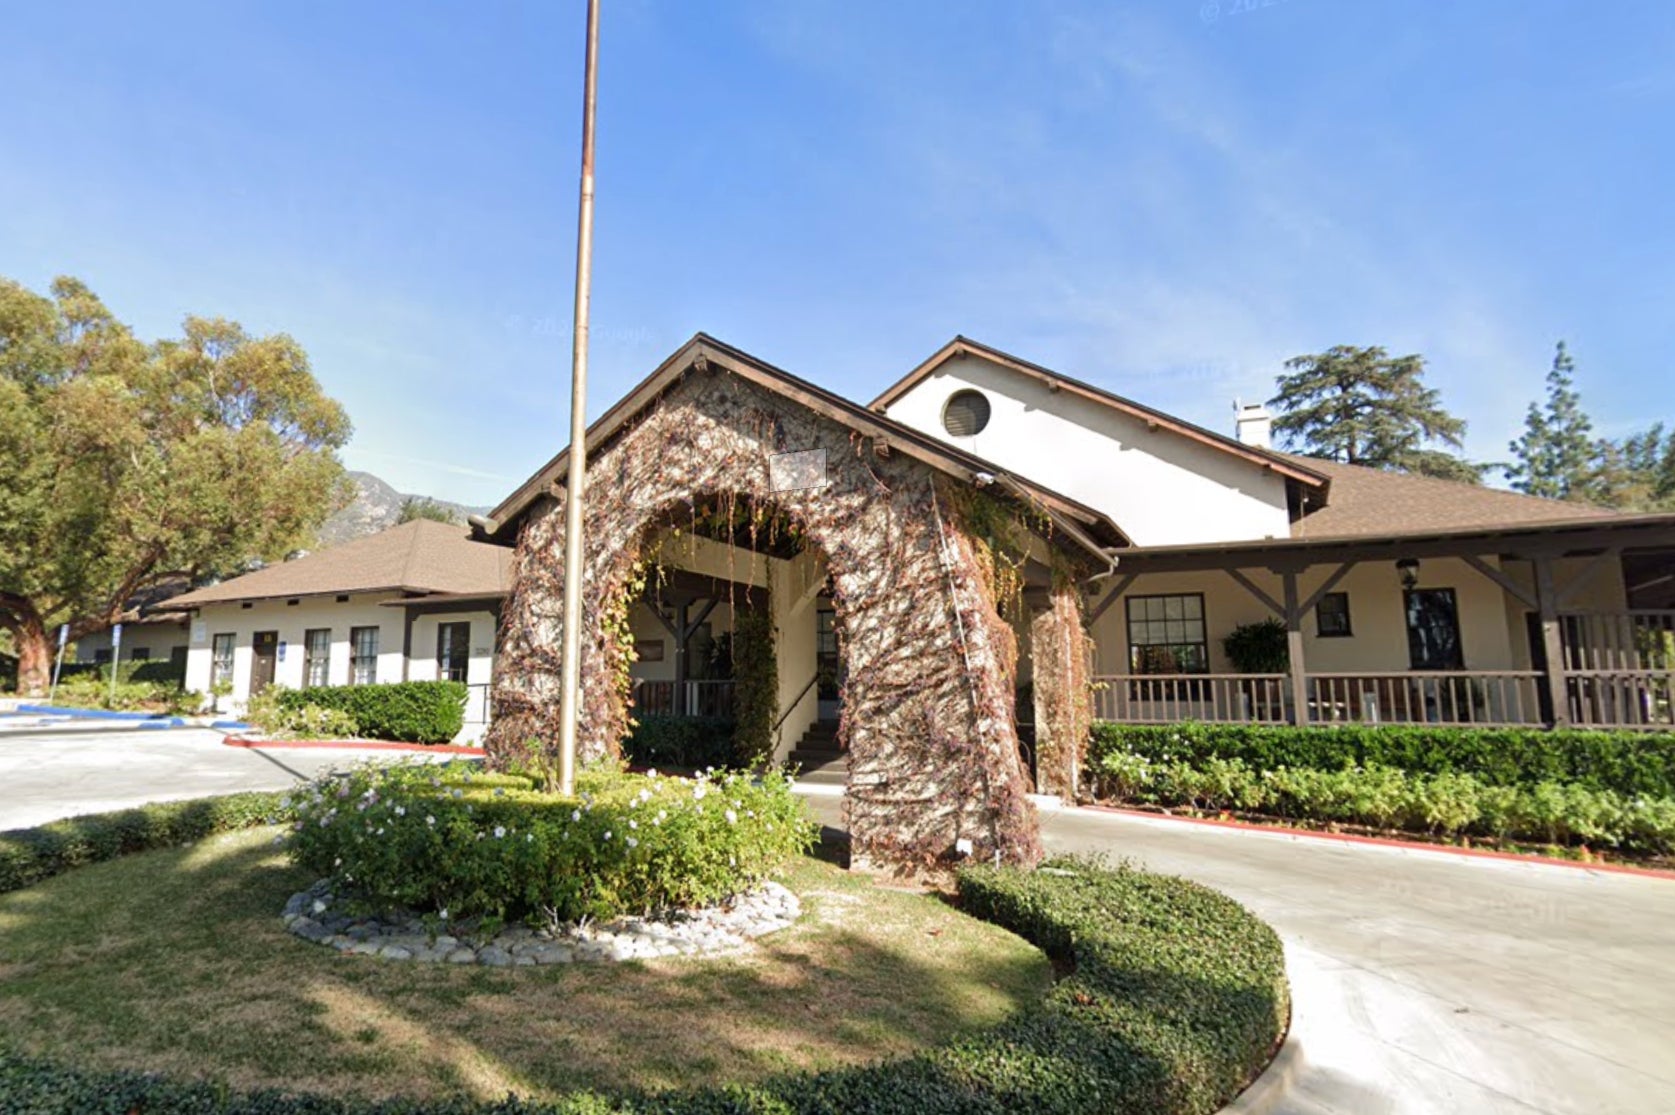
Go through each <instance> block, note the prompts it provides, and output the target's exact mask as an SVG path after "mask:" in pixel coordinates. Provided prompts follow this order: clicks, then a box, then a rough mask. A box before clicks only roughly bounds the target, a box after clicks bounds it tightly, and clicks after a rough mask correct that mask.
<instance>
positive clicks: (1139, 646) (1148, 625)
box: [1123, 592, 1210, 677]
mask: <svg viewBox="0 0 1675 1115" xmlns="http://www.w3.org/2000/svg"><path fill="white" fill-rule="evenodd" d="M1169 600H1180V601H1182V602H1183V608H1182V612H1183V613H1185V612H1186V611H1187V610H1188V609H1187V608H1186V607H1185V606H1184V605H1185V602H1188V601H1191V602H1195V603H1196V610H1197V615H1187V614H1182V615H1180V616H1168V615H1167V614H1165V613H1166V612H1167V610H1168V605H1167V603H1164V604H1163V605H1162V610H1161V611H1160V612H1159V613H1158V614H1156V615H1152V614H1140V615H1137V614H1136V610H1137V609H1136V607H1135V606H1136V605H1140V606H1141V607H1140V609H1139V611H1141V612H1143V613H1149V612H1151V611H1152V609H1151V603H1152V602H1153V601H1163V602H1166V601H1169ZM1123 613H1124V615H1123V620H1124V623H1123V636H1124V638H1125V639H1126V640H1127V643H1128V672H1129V673H1131V674H1139V675H1144V676H1146V677H1174V676H1178V677H1195V676H1200V675H1203V674H1208V673H1209V672H1210V615H1209V609H1208V608H1207V607H1206V606H1205V603H1204V594H1203V593H1201V592H1162V593H1150V594H1145V595H1139V596H1125V597H1124V598H1123ZM1171 623H1178V624H1181V625H1182V627H1183V628H1185V627H1187V626H1188V625H1192V624H1196V625H1197V628H1198V636H1199V637H1198V638H1197V639H1191V638H1187V637H1186V634H1187V632H1186V631H1185V630H1183V631H1182V637H1181V638H1179V639H1170V638H1169V637H1168V632H1167V627H1168V625H1169V624H1171ZM1158 624H1161V625H1163V626H1164V627H1165V633H1164V639H1163V641H1154V640H1152V639H1151V635H1152V634H1153V633H1154V630H1155V627H1154V625H1158ZM1137 625H1143V627H1138V628H1137ZM1137 630H1143V631H1144V634H1145V635H1146V639H1145V641H1141V642H1137V641H1136V640H1135V633H1136V631H1137ZM1185 648H1192V649H1195V650H1197V652H1198V653H1197V655H1196V658H1197V662H1196V664H1195V666H1192V667H1185V666H1183V664H1182V661H1181V657H1180V655H1179V654H1178V651H1180V650H1182V649H1185ZM1156 651H1162V653H1161V654H1158V653H1153V652H1156ZM1165 658H1167V659H1168V660H1169V661H1170V663H1171V664H1172V665H1173V666H1174V667H1175V668H1173V669H1159V668H1158V666H1159V665H1161V664H1162V662H1163V661H1164V659H1165Z"/></svg>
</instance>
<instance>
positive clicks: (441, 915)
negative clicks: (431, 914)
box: [436, 910, 448, 921]
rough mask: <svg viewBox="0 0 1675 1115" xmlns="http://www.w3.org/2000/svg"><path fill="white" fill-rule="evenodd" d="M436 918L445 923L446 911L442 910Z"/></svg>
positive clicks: (446, 918)
mask: <svg viewBox="0 0 1675 1115" xmlns="http://www.w3.org/2000/svg"><path fill="white" fill-rule="evenodd" d="M436 916H437V917H439V918H441V919H442V920H443V921H447V920H448V911H446V910H443V911H441V912H440V913H438V914H437V915H436Z"/></svg>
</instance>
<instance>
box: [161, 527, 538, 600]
mask: <svg viewBox="0 0 1675 1115" xmlns="http://www.w3.org/2000/svg"><path fill="white" fill-rule="evenodd" d="M468 534H469V532H468V530H467V528H465V527H461V526H453V525H451V524H448V523H437V522H432V521H430V520H428V519H416V520H414V521H413V522H410V523H403V524H401V525H400V526H395V527H391V528H390V529H389V530H384V531H379V532H378V533H377V534H373V535H369V536H367V537H366V538H357V539H355V540H354V541H353V542H345V543H343V544H342V545H341V546H333V547H331V548H330V549H326V550H321V551H319V552H318V553H313V554H309V555H308V556H307V557H302V558H298V559H296V560H295V561H287V562H283V563H281V564H279V565H270V566H268V567H267V568H266V569H258V570H257V571H256V572H254V573H246V574H245V575H244V576H242V577H234V578H233V579H232V580H230V581H222V582H221V583H220V584H218V585H210V586H209V587H207V588H201V589H197V590H196V591H194V592H188V593H186V594H185V595H182V596H177V597H175V598H174V599H172V600H170V601H169V603H168V607H169V608H171V609H174V608H182V607H186V608H190V607H196V606H198V605H200V604H218V603H224V602H227V601H232V600H265V599H270V598H273V597H280V596H319V595H323V594H327V593H346V592H378V591H384V592H390V591H399V592H413V593H446V594H449V595H453V596H500V595H504V594H505V593H506V592H507V591H508V590H509V589H510V588H511V584H512V572H511V566H512V551H511V550H510V549H509V548H507V547H505V546H496V545H494V544H493V543H489V542H475V541H472V540H471V538H470V537H468Z"/></svg>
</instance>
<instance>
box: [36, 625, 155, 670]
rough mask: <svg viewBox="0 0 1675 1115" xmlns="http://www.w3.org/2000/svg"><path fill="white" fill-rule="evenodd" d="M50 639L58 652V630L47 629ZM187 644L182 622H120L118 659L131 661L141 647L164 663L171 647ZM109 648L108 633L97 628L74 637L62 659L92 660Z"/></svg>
mask: <svg viewBox="0 0 1675 1115" xmlns="http://www.w3.org/2000/svg"><path fill="white" fill-rule="evenodd" d="M48 634H50V635H51V636H52V639H53V644H52V645H53V653H54V654H56V653H57V652H58V632H57V631H56V630H54V631H50V632H48ZM186 645H187V625H186V624H184V623H125V624H123V625H122V661H124V662H132V661H133V660H134V652H135V651H136V650H139V649H141V648H144V649H145V650H147V651H149V652H150V656H149V657H150V660H151V661H153V662H159V661H161V662H167V661H168V660H169V656H170V655H171V654H172V653H174V648H176V647H183V646H186ZM110 649H111V632H110V631H108V630H106V631H100V632H97V633H95V634H92V635H87V636H84V637H82V638H80V639H77V640H75V642H74V643H72V644H71V646H70V648H69V650H68V651H67V652H66V653H65V655H64V661H66V662H94V661H97V659H98V656H99V652H100V651H102V650H110Z"/></svg>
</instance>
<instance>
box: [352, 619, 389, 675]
mask: <svg viewBox="0 0 1675 1115" xmlns="http://www.w3.org/2000/svg"><path fill="white" fill-rule="evenodd" d="M368 632H370V633H371V636H372V652H371V653H370V654H369V653H367V652H366V650H365V648H364V647H362V645H361V640H362V638H363V637H364V636H366V635H367V633H368ZM382 633H383V628H381V627H376V626H372V625H368V626H366V627H351V628H350V629H349V684H350V685H377V684H378V645H379V643H380V642H381V641H382V639H381V637H380V636H381V635H382ZM363 668H364V669H365V673H366V676H365V677H364V678H363V677H362V676H361V673H362V669H363Z"/></svg>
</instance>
